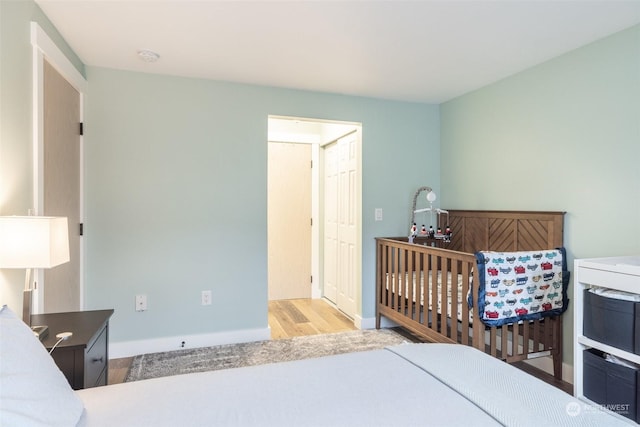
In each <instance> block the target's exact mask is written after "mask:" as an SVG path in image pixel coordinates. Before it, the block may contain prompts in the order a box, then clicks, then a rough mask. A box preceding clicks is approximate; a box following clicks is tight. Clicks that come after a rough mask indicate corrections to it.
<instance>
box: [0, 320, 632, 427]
mask: <svg viewBox="0 0 640 427" xmlns="http://www.w3.org/2000/svg"><path fill="white" fill-rule="evenodd" d="M0 326H1V329H0V331H1V340H0V344H1V345H0V379H1V383H0V384H1V386H0V425H2V426H74V425H77V426H91V427H92V426H110V427H111V426H185V427H186V426H361V425H362V426H364V425H366V426H424V425H432V426H500V425H506V426H528V425H531V426H536V427H538V426H604V425H607V426H617V425H620V426H623V425H627V424H626V421H625V420H624V419H622V418H619V417H618V416H617V415H613V414H610V413H607V412H603V411H601V410H599V409H598V408H595V407H591V406H587V405H586V404H585V403H583V402H581V401H578V400H576V399H574V398H573V397H572V396H570V395H568V394H566V393H564V392H562V391H560V390H558V389H556V388H554V387H552V386H549V385H547V384H546V383H543V382H541V381H539V380H538V379H536V378H534V377H531V376H529V375H528V374H526V373H524V372H522V371H519V370H518V369H516V368H514V367H512V366H509V365H508V364H506V363H503V362H501V361H499V360H497V359H495V358H492V357H490V356H488V355H486V354H484V353H482V352H481V351H479V350H477V349H474V348H472V347H468V346H463V345H457V344H404V345H399V346H394V347H390V348H387V349H383V350H374V351H366V352H359V353H349V354H342V355H336V356H328V357H322V358H317V359H306V360H300V361H294V362H284V363H275V364H269V365H261V366H252V367H245V368H237V369H229V370H222V371H213V372H204V373H194V374H186V375H176V376H171V377H163V378H155V379H150V380H142V381H137V382H130V383H124V384H115V385H109V386H105V387H97V388H92V389H86V390H79V391H73V390H72V389H71V387H70V386H69V385H68V383H66V379H65V378H64V376H63V375H62V373H61V372H60V371H59V370H58V369H57V367H56V366H55V364H54V363H53V360H52V359H51V358H50V357H49V355H48V354H47V352H46V350H45V349H44V347H43V346H42V345H41V344H40V343H39V342H38V341H37V339H36V338H35V337H34V336H33V334H32V333H31V331H30V330H29V329H28V328H27V326H26V325H24V323H22V321H21V320H20V319H18V318H17V317H16V316H15V314H13V313H12V312H11V311H10V310H8V309H4V310H2V311H0Z"/></svg>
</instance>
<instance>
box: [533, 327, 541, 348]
mask: <svg viewBox="0 0 640 427" xmlns="http://www.w3.org/2000/svg"><path fill="white" fill-rule="evenodd" d="M533 348H534V351H540V321H539V320H536V321H534V322H533Z"/></svg>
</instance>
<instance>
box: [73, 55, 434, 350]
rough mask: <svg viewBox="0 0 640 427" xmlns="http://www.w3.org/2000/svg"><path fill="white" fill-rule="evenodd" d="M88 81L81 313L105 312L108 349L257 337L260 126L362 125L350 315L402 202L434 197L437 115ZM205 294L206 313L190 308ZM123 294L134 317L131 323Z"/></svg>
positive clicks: (176, 81) (262, 215) (219, 90)
mask: <svg viewBox="0 0 640 427" xmlns="http://www.w3.org/2000/svg"><path fill="white" fill-rule="evenodd" d="M87 76H88V81H89V94H88V102H87V108H86V122H87V131H86V141H87V142H86V146H85V173H86V182H85V197H86V198H85V203H86V227H87V234H86V240H85V241H86V302H87V306H88V308H104V307H112V308H115V315H114V317H113V318H112V324H111V325H112V329H111V339H112V342H118V341H129V340H140V339H150V338H159V337H169V336H180V335H182V334H200V333H213V332H219V331H233V330H241V329H252V328H265V327H267V236H266V216H267V213H266V212H267V211H266V206H267V191H266V188H267V187H266V176H267V157H266V156H267V117H268V115H270V114H273V115H281V116H299V117H308V118H320V119H328V120H343V121H351V122H360V123H362V129H363V149H362V151H363V153H362V168H363V202H362V203H363V219H362V222H363V266H362V277H363V283H362V294H363V307H362V316H363V317H364V318H371V317H373V316H374V308H375V307H374V278H375V275H374V273H375V270H374V262H375V258H374V255H375V247H374V237H375V236H379V235H398V234H404V233H405V232H406V229H407V227H408V223H407V221H408V209H409V207H410V201H411V197H412V196H413V192H414V191H415V189H416V188H418V187H419V186H422V185H432V186H434V187H435V188H438V187H439V175H440V168H439V165H438V157H439V129H438V128H439V125H438V122H439V115H438V107H437V106H433V105H425V104H413V103H403V102H390V101H380V100H374V99H367V98H358V97H350V96H341V95H329V94H320V93H311V92H303V91H294V90H286V89H276V88H267V87H258V86H249V85H241V84H231V83H220V82H215V81H209V80H199V79H187V78H178V77H167V76H160V75H152V74H141V73H133V72H123V71H116V70H110V69H104V68H95V67H87ZM428 154H429V155H431V156H430V157H428V160H426V161H424V160H423V159H425V158H427V155H428ZM376 207H380V208H383V209H384V213H385V216H384V221H382V222H374V208H376ZM205 289H211V290H212V291H213V304H212V305H211V306H201V305H200V291H202V290H205ZM136 294H145V295H147V297H148V301H149V310H148V311H147V312H144V313H136V312H135V311H134V295H136Z"/></svg>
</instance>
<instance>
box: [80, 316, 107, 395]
mask: <svg viewBox="0 0 640 427" xmlns="http://www.w3.org/2000/svg"><path fill="white" fill-rule="evenodd" d="M106 366H107V328H106V327H105V328H103V329H102V330H101V331H100V335H99V336H98V338H96V340H95V341H94V342H93V344H92V345H91V347H89V348H88V349H87V353H86V355H85V358H84V386H85V388H86V387H95V386H97V385H104V384H100V383H99V380H101V379H102V380H103V382H104V376H102V373H103V372H104V370H105V368H106Z"/></svg>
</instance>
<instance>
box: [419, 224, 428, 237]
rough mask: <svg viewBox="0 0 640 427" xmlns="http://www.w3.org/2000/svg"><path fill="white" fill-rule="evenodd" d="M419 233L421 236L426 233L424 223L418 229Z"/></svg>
mask: <svg viewBox="0 0 640 427" xmlns="http://www.w3.org/2000/svg"><path fill="white" fill-rule="evenodd" d="M420 234H422V235H423V236H426V235H427V228H426V227H425V226H424V224H422V228H421V229H420Z"/></svg>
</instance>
